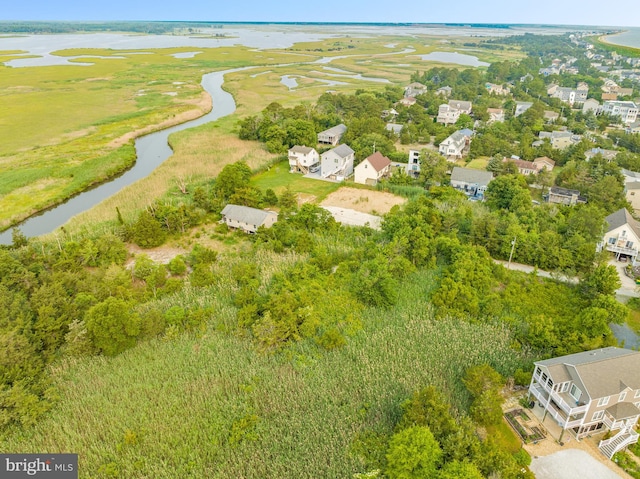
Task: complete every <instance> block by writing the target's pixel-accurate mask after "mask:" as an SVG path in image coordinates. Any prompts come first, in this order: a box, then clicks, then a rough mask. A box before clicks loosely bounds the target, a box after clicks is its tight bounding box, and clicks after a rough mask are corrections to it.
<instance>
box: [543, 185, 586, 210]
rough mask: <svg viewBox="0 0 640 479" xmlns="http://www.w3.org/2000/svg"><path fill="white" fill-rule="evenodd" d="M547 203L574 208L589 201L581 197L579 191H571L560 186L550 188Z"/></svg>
mask: <svg viewBox="0 0 640 479" xmlns="http://www.w3.org/2000/svg"><path fill="white" fill-rule="evenodd" d="M547 201H548V202H549V203H557V204H560V205H568V206H573V205H575V204H577V203H586V202H587V199H586V198H585V197H584V196H580V192H579V191H578V190H569V189H567V188H561V187H559V186H552V187H551V188H549V197H548V199H547Z"/></svg>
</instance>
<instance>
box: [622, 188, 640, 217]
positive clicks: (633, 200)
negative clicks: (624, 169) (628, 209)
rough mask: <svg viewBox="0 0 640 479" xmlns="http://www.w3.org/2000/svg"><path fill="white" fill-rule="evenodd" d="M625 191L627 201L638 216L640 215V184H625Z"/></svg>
mask: <svg viewBox="0 0 640 479" xmlns="http://www.w3.org/2000/svg"><path fill="white" fill-rule="evenodd" d="M624 191H625V194H626V198H627V201H628V202H629V203H630V204H631V206H633V212H634V213H636V214H638V213H640V182H639V181H631V182H629V183H625V185H624Z"/></svg>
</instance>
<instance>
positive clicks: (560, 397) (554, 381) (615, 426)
mask: <svg viewBox="0 0 640 479" xmlns="http://www.w3.org/2000/svg"><path fill="white" fill-rule="evenodd" d="M534 368H535V369H534V373H533V376H532V378H531V383H530V384H529V398H531V399H535V400H536V401H537V402H538V405H539V406H540V407H542V408H543V409H544V417H543V420H544V419H545V418H546V417H547V416H551V417H552V418H553V419H554V420H555V421H556V422H557V423H558V425H559V426H560V427H561V428H562V434H561V436H560V440H562V436H563V435H564V434H565V432H569V433H570V434H572V435H574V436H575V437H577V438H578V439H579V438H582V437H585V436H587V435H589V434H593V433H597V432H598V431H604V430H610V431H612V432H613V433H614V436H613V437H612V438H611V439H608V440H606V441H600V445H599V447H600V450H601V451H602V453H603V454H605V455H606V456H607V457H609V458H611V457H612V456H613V454H615V453H616V452H618V451H620V450H622V449H624V448H625V447H627V446H628V445H629V444H633V443H635V442H637V441H638V433H637V432H636V431H635V430H634V429H633V428H634V426H635V425H636V423H637V421H638V418H639V417H640V409H639V407H640V352H638V351H632V350H630V349H622V348H615V347H608V348H602V349H595V350H592V351H585V352H582V353H576V354H569V355H567V356H560V357H557V358H552V359H546V360H543V361H535V362H534Z"/></svg>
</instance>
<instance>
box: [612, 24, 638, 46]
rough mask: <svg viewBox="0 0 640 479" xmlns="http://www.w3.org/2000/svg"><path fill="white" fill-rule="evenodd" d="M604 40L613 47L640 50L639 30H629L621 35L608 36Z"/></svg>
mask: <svg viewBox="0 0 640 479" xmlns="http://www.w3.org/2000/svg"><path fill="white" fill-rule="evenodd" d="M606 40H607V42H608V43H613V44H615V45H621V46H625V47H633V48H640V28H629V29H628V30H627V31H625V32H623V33H619V34H617V35H610V36H608V37H607V38H606Z"/></svg>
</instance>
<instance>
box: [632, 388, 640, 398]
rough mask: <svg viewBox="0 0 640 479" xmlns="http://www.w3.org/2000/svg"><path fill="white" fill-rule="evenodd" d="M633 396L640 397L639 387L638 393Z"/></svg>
mask: <svg viewBox="0 0 640 479" xmlns="http://www.w3.org/2000/svg"><path fill="white" fill-rule="evenodd" d="M633 397H634V398H640V389H638V390H637V391H636V394H635V396H633Z"/></svg>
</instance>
